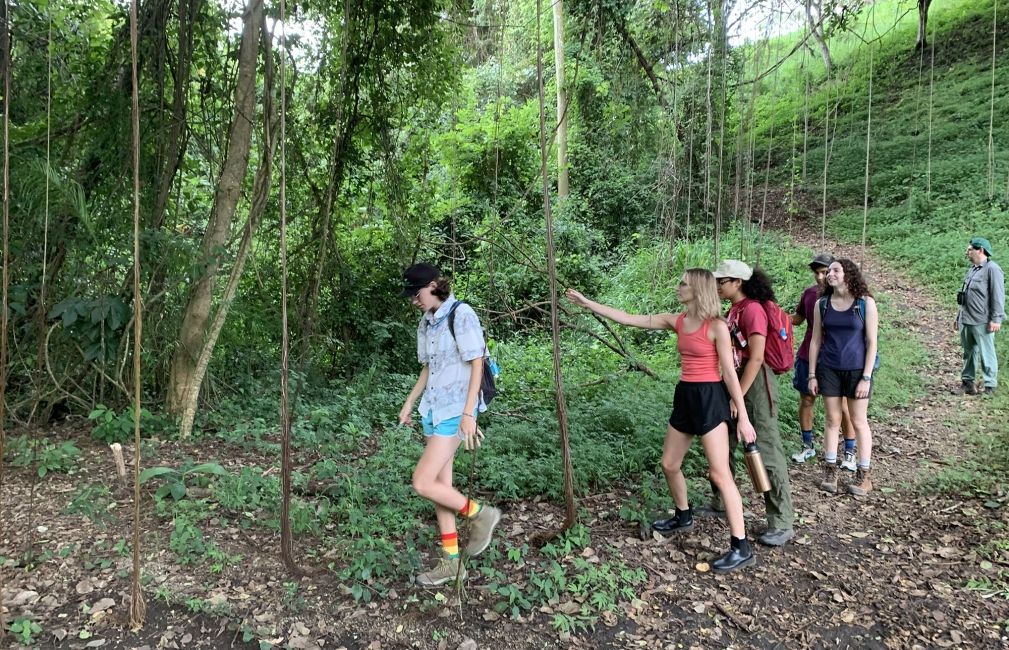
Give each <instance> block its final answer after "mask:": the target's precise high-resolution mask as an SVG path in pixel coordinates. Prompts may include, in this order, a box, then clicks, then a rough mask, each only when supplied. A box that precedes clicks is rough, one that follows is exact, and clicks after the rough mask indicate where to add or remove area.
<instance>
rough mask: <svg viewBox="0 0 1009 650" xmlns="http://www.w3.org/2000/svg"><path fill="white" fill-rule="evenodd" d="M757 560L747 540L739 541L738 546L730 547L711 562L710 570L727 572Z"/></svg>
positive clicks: (749, 564)
mask: <svg viewBox="0 0 1009 650" xmlns="http://www.w3.org/2000/svg"><path fill="white" fill-rule="evenodd" d="M756 562H757V557H756V556H755V555H754V554H753V549H752V548H751V547H750V542H749V541H748V540H745V539H744V540H742V541H741V542H739V546H737V547H734V548H730V549H729V552H728V553H726V554H725V555H723V556H722V557H720V558H718V559H717V560H715V561H714V562H712V563H711V570H712V571H714V572H715V573H728V572H730V571H735V570H736V569H742V568H743V567H748V566H751V565H753V564H755V563H756Z"/></svg>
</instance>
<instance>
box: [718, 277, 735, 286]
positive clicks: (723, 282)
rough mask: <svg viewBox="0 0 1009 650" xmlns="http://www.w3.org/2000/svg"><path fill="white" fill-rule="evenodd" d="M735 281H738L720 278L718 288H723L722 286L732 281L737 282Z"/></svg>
mask: <svg viewBox="0 0 1009 650" xmlns="http://www.w3.org/2000/svg"><path fill="white" fill-rule="evenodd" d="M735 279H736V278H720V279H719V280H718V286H722V285H723V284H725V283H726V282H732V281H733V280H735Z"/></svg>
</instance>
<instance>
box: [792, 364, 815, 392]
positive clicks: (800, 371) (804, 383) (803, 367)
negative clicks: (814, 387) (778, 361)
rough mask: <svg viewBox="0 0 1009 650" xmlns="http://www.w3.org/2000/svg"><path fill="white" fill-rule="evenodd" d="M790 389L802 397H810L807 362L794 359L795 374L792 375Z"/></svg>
mask: <svg viewBox="0 0 1009 650" xmlns="http://www.w3.org/2000/svg"><path fill="white" fill-rule="evenodd" d="M792 387H793V388H794V389H795V390H797V391H799V393H801V394H802V395H812V393H810V392H809V361H806V360H805V359H800V358H799V357H795V373H794V374H793V375H792Z"/></svg>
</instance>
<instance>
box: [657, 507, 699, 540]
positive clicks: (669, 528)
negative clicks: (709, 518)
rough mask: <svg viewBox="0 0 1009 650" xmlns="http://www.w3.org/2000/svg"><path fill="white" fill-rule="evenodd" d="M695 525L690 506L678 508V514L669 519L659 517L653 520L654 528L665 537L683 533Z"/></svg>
mask: <svg viewBox="0 0 1009 650" xmlns="http://www.w3.org/2000/svg"><path fill="white" fill-rule="evenodd" d="M693 527H694V517H693V515H692V512H691V510H690V508H687V509H686V510H680V509H677V510H676V515H675V516H673V517H670V518H668V519H658V520H656V521H653V522H652V530H654V531H655V532H657V533H658V534H659V535H662V536H663V537H669V536H670V535H675V534H676V533H683V532H686V531H688V530H690V529H691V528H693Z"/></svg>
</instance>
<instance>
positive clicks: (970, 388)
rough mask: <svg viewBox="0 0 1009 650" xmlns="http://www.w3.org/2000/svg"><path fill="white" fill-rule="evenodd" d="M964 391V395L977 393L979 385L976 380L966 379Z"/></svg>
mask: <svg viewBox="0 0 1009 650" xmlns="http://www.w3.org/2000/svg"><path fill="white" fill-rule="evenodd" d="M963 393H964V395H977V386H975V385H974V382H972V381H967V380H966V379H964V380H963Z"/></svg>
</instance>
